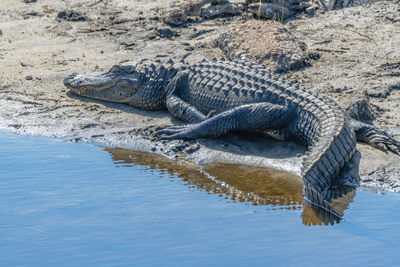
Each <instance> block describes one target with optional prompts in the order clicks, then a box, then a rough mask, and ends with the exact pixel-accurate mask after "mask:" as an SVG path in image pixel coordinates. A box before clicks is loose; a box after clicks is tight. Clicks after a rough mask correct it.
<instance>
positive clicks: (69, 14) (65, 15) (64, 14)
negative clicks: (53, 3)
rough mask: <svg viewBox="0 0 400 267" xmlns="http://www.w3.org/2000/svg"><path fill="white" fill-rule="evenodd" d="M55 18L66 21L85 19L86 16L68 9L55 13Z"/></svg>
mask: <svg viewBox="0 0 400 267" xmlns="http://www.w3.org/2000/svg"><path fill="white" fill-rule="evenodd" d="M57 19H58V20H66V21H86V19H87V18H86V17H85V16H83V15H82V14H81V13H79V12H78V11H75V10H70V9H68V10H64V11H60V12H59V13H58V15H57Z"/></svg>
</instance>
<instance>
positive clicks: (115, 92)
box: [64, 65, 140, 103]
mask: <svg viewBox="0 0 400 267" xmlns="http://www.w3.org/2000/svg"><path fill="white" fill-rule="evenodd" d="M139 83H140V82H139V74H138V73H137V72H136V68H135V67H134V66H118V65H115V66H113V67H112V68H111V69H110V70H109V71H107V72H90V73H84V74H79V73H72V74H70V75H68V76H67V77H65V79H64V85H65V86H66V87H67V88H68V89H70V90H71V91H72V92H73V93H75V94H77V95H80V96H85V97H89V98H94V99H100V100H106V101H111V102H119V103H128V101H129V100H130V99H131V98H132V97H133V96H134V95H135V93H136V92H137V90H138V88H139V85H140V84H139Z"/></svg>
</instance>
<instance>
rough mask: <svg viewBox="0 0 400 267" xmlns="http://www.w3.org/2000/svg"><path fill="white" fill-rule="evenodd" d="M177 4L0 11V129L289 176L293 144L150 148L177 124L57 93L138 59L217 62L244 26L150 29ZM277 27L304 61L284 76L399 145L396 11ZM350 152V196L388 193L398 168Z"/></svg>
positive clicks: (240, 140) (228, 22)
mask: <svg viewBox="0 0 400 267" xmlns="http://www.w3.org/2000/svg"><path fill="white" fill-rule="evenodd" d="M181 2H184V1H172V0H165V1H128V0H103V1H95V0H90V1H77V0H71V1H67V2H64V1H50V0H38V1H37V2H33V3H25V2H24V1H15V3H13V5H10V4H9V3H5V2H4V3H3V2H2V3H0V10H1V11H0V12H1V16H0V30H1V32H0V61H1V63H2V68H1V70H0V105H1V107H2V108H1V109H0V128H2V129H7V130H11V131H14V132H17V133H19V134H27V135H44V136H51V137H60V138H66V139H68V140H72V141H84V142H93V143H96V144H102V145H108V146H115V147H121V148H128V149H134V150H140V151H149V152H154V153H158V154H161V155H165V156H168V157H177V158H180V159H185V160H190V161H193V162H196V163H199V164H205V163H210V162H233V163H243V164H248V165H253V166H266V167H273V168H277V169H281V170H287V171H290V172H292V173H295V174H298V173H299V170H300V164H301V159H302V154H303V153H304V151H305V149H304V148H303V147H300V146H298V145H296V144H293V143H289V142H278V141H274V140H271V139H266V138H261V137H254V136H237V135H229V136H227V137H224V138H219V139H200V140H196V141H190V142H183V141H179V140H177V141H171V142H166V141H160V140H158V138H157V137H156V136H155V134H154V133H155V129H157V128H159V127H163V126H167V125H171V124H174V123H179V121H177V120H176V119H174V118H172V117H171V116H170V115H169V114H168V113H167V112H164V111H157V112H147V111H142V110H138V109H134V108H131V107H128V106H125V105H120V104H113V103H106V102H101V101H93V100H89V99H84V98H81V97H77V96H74V95H72V94H70V93H69V92H67V90H66V89H65V88H64V86H63V84H62V81H63V78H64V77H65V76H66V75H68V74H70V73H72V72H88V71H93V70H107V69H108V68H110V67H111V66H112V65H114V64H120V63H123V64H130V63H132V64H133V63H134V62H136V61H139V60H141V59H143V58H148V59H153V60H154V59H160V60H162V61H164V60H165V61H167V60H168V59H173V60H180V59H182V58H183V57H185V58H186V61H188V62H196V61H198V60H201V59H202V58H204V57H205V58H212V57H222V56H224V54H223V51H222V50H220V49H219V48H216V47H215V45H214V40H215V39H216V38H217V37H218V36H219V35H220V34H222V33H224V32H226V31H227V30H228V29H229V28H230V27H234V26H236V25H239V24H242V23H243V22H244V18H243V17H230V18H229V17H228V18H219V19H214V20H205V21H201V20H200V21H193V22H189V23H188V24H187V25H186V26H185V27H178V28H171V27H170V26H168V25H166V24H164V23H163V22H162V21H161V19H160V18H161V17H162V16H163V15H165V14H166V13H167V12H169V11H170V10H172V9H173V8H176V7H177V6H179V4H180V3H181ZM70 10H73V11H74V12H71V11H70ZM282 27H285V28H286V29H287V30H288V31H290V32H291V34H293V35H294V36H295V37H296V38H297V39H299V40H301V41H302V42H304V43H305V45H306V49H307V53H308V54H309V55H314V57H313V58H312V59H311V60H310V62H309V63H308V64H307V66H306V67H303V68H300V69H299V70H296V71H289V72H288V73H285V74H283V75H284V76H286V77H288V78H290V79H296V80H298V81H299V82H300V83H301V84H302V85H303V86H304V87H306V88H308V89H310V90H312V91H314V92H319V93H322V94H325V95H329V96H331V97H333V98H334V99H335V100H336V101H338V103H339V104H340V105H341V106H342V107H344V108H346V107H347V106H348V105H349V104H351V103H352V102H354V101H355V100H358V99H365V98H367V99H369V101H370V103H371V107H372V112H373V115H374V117H375V120H374V123H375V124H376V125H379V126H382V127H385V128H386V129H388V130H389V131H392V133H393V134H395V135H396V134H397V135H399V134H400V128H399V126H400V116H399V115H398V114H399V111H400V108H399V103H400V102H399V100H400V91H399V89H400V5H399V4H398V3H396V1H383V2H378V3H374V4H371V5H367V6H359V7H352V8H346V9H342V10H336V11H331V12H327V13H325V14H317V15H315V16H313V17H309V16H307V15H302V16H299V17H298V18H297V19H296V20H292V21H290V22H286V23H285V24H283V25H282ZM316 55H318V56H316ZM399 138H400V137H399ZM358 148H359V151H360V152H361V160H360V162H359V175H360V179H361V185H362V186H372V187H376V188H380V189H390V190H394V191H400V178H399V177H400V158H399V157H398V156H395V155H393V154H390V153H384V152H381V151H378V150H376V149H373V148H371V147H369V146H366V145H363V144H359V146H358ZM357 165H358V163H357ZM353 174H354V172H353Z"/></svg>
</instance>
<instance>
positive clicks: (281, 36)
mask: <svg viewBox="0 0 400 267" xmlns="http://www.w3.org/2000/svg"><path fill="white" fill-rule="evenodd" d="M215 46H217V47H218V48H220V49H221V50H222V51H223V52H224V54H225V55H226V56H227V57H228V58H229V59H246V60H251V61H256V62H259V63H263V64H265V65H267V66H268V67H269V68H271V69H272V70H274V71H275V72H284V71H288V70H296V69H299V68H301V67H304V66H305V64H306V62H307V60H308V58H309V57H308V54H307V51H306V45H305V44H304V43H303V42H301V41H300V40H299V39H297V38H296V37H295V36H294V35H293V34H292V33H291V32H290V31H289V30H288V29H287V28H286V27H284V26H283V25H282V24H281V23H278V22H274V21H263V20H254V19H252V20H250V21H248V22H245V23H243V24H240V25H238V26H234V27H232V28H230V29H229V30H228V31H227V32H225V33H223V34H222V35H221V36H220V37H219V38H218V39H217V40H216V41H215Z"/></svg>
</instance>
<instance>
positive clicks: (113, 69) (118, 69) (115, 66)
mask: <svg viewBox="0 0 400 267" xmlns="http://www.w3.org/2000/svg"><path fill="white" fill-rule="evenodd" d="M110 72H121V68H120V67H119V66H118V65H114V66H112V67H111V69H110Z"/></svg>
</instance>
